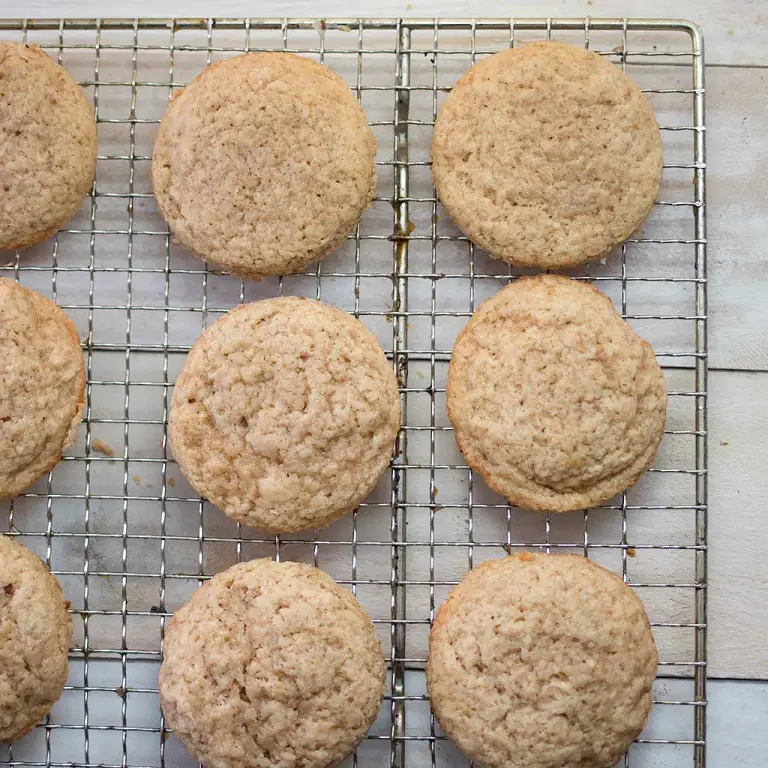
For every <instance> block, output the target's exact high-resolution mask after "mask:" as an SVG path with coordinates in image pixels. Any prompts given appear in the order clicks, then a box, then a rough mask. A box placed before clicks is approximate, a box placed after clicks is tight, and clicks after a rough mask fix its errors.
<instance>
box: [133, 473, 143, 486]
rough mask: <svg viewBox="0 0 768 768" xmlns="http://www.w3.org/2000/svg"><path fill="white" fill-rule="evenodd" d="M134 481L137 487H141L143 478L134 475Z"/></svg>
mask: <svg viewBox="0 0 768 768" xmlns="http://www.w3.org/2000/svg"><path fill="white" fill-rule="evenodd" d="M132 479H133V482H134V483H136V485H141V478H140V477H139V476H138V475H134V476H133V478H132Z"/></svg>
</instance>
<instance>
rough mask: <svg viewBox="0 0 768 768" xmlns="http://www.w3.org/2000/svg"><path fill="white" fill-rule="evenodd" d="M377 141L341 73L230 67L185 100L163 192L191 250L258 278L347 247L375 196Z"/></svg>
mask: <svg viewBox="0 0 768 768" xmlns="http://www.w3.org/2000/svg"><path fill="white" fill-rule="evenodd" d="M375 155H376V141H375V139H374V137H373V133H372V132H371V129H370V128H369V127H368V123H367V121H366V118H365V114H364V113H363V110H362V109H361V108H360V105H359V104H358V103H357V101H356V99H355V98H354V96H353V95H352V93H351V92H350V89H349V87H348V86H347V85H346V84H345V82H344V81H343V80H342V79H341V78H340V77H339V76H338V75H336V74H335V73H333V72H331V70H330V69H328V68H326V67H323V66H321V65H320V64H317V63H315V62H314V61H311V60H310V59H305V58H302V57H300V56H295V55H294V54H291V53H277V52H264V53H248V54H245V55H244V56H235V57H234V58H231V59H227V60H226V61H219V62H216V63H215V64H213V65H212V66H210V67H208V68H207V69H205V70H204V71H203V72H202V73H201V74H200V75H198V76H197V77H196V78H195V79H194V80H193V81H192V82H191V83H190V84H189V85H188V86H187V87H186V88H185V89H184V90H183V91H181V92H180V93H178V94H176V96H175V97H174V99H173V100H172V102H171V104H170V106H169V107H168V111H167V112H166V114H165V117H164V118H163V120H162V123H161V124H160V130H159V131H158V134H157V140H156V142H155V149H154V154H153V157H152V184H153V187H154V192H155V197H156V198H157V204H158V206H159V208H160V212H161V213H162V215H163V218H165V220H166V222H167V223H168V226H169V227H170V229H171V232H172V233H173V235H174V236H175V237H176V238H177V239H178V240H179V241H180V242H181V243H182V244H183V245H184V247H185V248H188V249H189V250H190V251H192V253H194V254H195V255H197V256H198V257H199V258H201V259H204V260H206V261H211V262H214V263H215V264H218V265H220V266H222V267H224V268H225V269H228V270H229V271H231V272H234V273H235V274H238V275H244V276H245V277H250V278H254V279H261V278H262V277H264V276H265V275H279V274H287V273H291V272H299V271H301V270H303V269H304V268H305V267H306V266H307V265H308V264H310V263H311V262H313V261H318V260H319V259H322V258H323V257H324V256H325V255H326V254H327V253H329V252H330V251H332V250H333V249H334V248H336V247H337V246H338V245H340V244H341V243H342V242H343V241H344V239H345V238H346V237H347V235H348V234H349V233H350V232H351V231H352V230H353V229H354V227H355V224H356V223H357V222H358V220H359V219H360V217H361V216H362V214H363V211H365V209H366V208H367V206H368V204H369V203H370V202H371V200H372V199H373V194H374V189H375V186H376V177H375V165H374V157H375Z"/></svg>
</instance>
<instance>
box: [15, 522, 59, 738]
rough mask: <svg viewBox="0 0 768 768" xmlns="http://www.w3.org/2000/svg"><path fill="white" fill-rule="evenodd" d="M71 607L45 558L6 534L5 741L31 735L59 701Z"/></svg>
mask: <svg viewBox="0 0 768 768" xmlns="http://www.w3.org/2000/svg"><path fill="white" fill-rule="evenodd" d="M68 608H69V603H68V602H66V601H65V600H64V596H63V594H62V592H61V587H60V586H59V582H58V581H57V580H56V577H55V576H54V575H53V574H52V573H51V572H50V571H49V570H48V567H47V566H46V565H45V563H43V561H42V560H41V559H40V558H39V557H37V556H36V555H33V554H32V553H31V552H30V551H29V550H28V549H26V548H25V547H22V546H21V544H18V543H16V542H15V541H14V540H13V539H11V538H9V537H8V536H0V743H3V742H8V741H14V740H16V739H20V738H21V737H22V736H26V735H27V734H28V733H29V732H30V731H31V730H32V729H33V728H34V727H35V726H36V725H37V724H38V723H39V722H40V720H42V718H44V717H45V716H46V715H47V714H48V712H50V710H51V707H52V706H53V705H54V704H55V703H56V702H57V701H58V700H59V696H61V691H62V689H63V688H64V683H66V681H67V674H68V669H69V667H68V662H67V653H68V650H69V644H70V643H71V641H72V619H71V617H70V615H69V613H68V610H67V609H68Z"/></svg>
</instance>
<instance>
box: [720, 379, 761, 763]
mask: <svg viewBox="0 0 768 768" xmlns="http://www.w3.org/2000/svg"><path fill="white" fill-rule="evenodd" d="M709 384H710V387H709V391H710V409H709V419H710V424H709V434H710V462H709V463H710V483H709V489H710V514H709V585H710V589H709V633H708V641H709V671H710V674H711V675H714V676H718V677H743V678H761V679H768V650H767V649H768V646H767V645H766V636H768V615H767V614H766V611H765V595H766V586H765V585H766V584H768V558H766V551H768V527H767V526H766V522H765V515H766V498H765V487H766V486H765V476H766V470H767V469H768V443H767V442H766V440H765V435H766V434H768V409H766V403H768V373H727V372H713V373H712V374H711V375H710V382H709ZM734 764H735V763H734Z"/></svg>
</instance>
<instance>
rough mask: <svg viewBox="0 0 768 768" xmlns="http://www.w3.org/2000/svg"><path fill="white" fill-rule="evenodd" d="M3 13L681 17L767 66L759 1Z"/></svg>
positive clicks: (716, 47)
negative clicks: (695, 22) (696, 23)
mask: <svg viewBox="0 0 768 768" xmlns="http://www.w3.org/2000/svg"><path fill="white" fill-rule="evenodd" d="M0 6H1V8H2V14H3V15H5V16H23V15H28V16H86V17H88V16H91V17H92V16H94V15H104V16H152V17H160V16H210V15H217V16H245V15H249V14H250V15H254V14H256V13H257V14H258V15H259V16H260V17H271V16H302V17H314V16H318V15H323V16H355V17H356V16H399V15H408V16H420V17H431V16H445V17H451V16H458V17H466V16H475V17H483V16H492V17H499V16H510V15H511V14H514V15H516V16H518V17H519V18H526V17H537V18H539V17H542V16H548V15H549V16H559V17H581V16H585V15H590V16H594V17H623V16H630V15H634V16H645V17H659V18H688V19H691V20H693V21H697V22H698V23H699V24H700V25H701V26H702V27H703V29H704V33H705V35H706V40H707V49H708V57H709V60H710V62H711V63H713V64H714V63H717V64H729V65H734V64H751V65H754V64H768V7H767V6H766V4H765V3H764V2H762V0H701V1H699V2H697V0H646V1H645V2H644V3H642V5H632V4H631V3H627V2H626V0H563V2H547V3H536V2H521V3H505V2H501V0H445V1H441V0H413V2H405V1H404V0H382V1H381V2H376V3H373V2H363V1H362V0H358V2H353V1H351V0H325V2H318V0H287V1H285V0H284V1H283V2H272V3H260V4H254V3H252V2H248V0H217V2H211V0H133V2H129V1H128V0H113V2H111V3H104V2H99V1H98V0H62V2H57V3H52V2H50V0H4V2H3V3H2V4H0Z"/></svg>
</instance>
